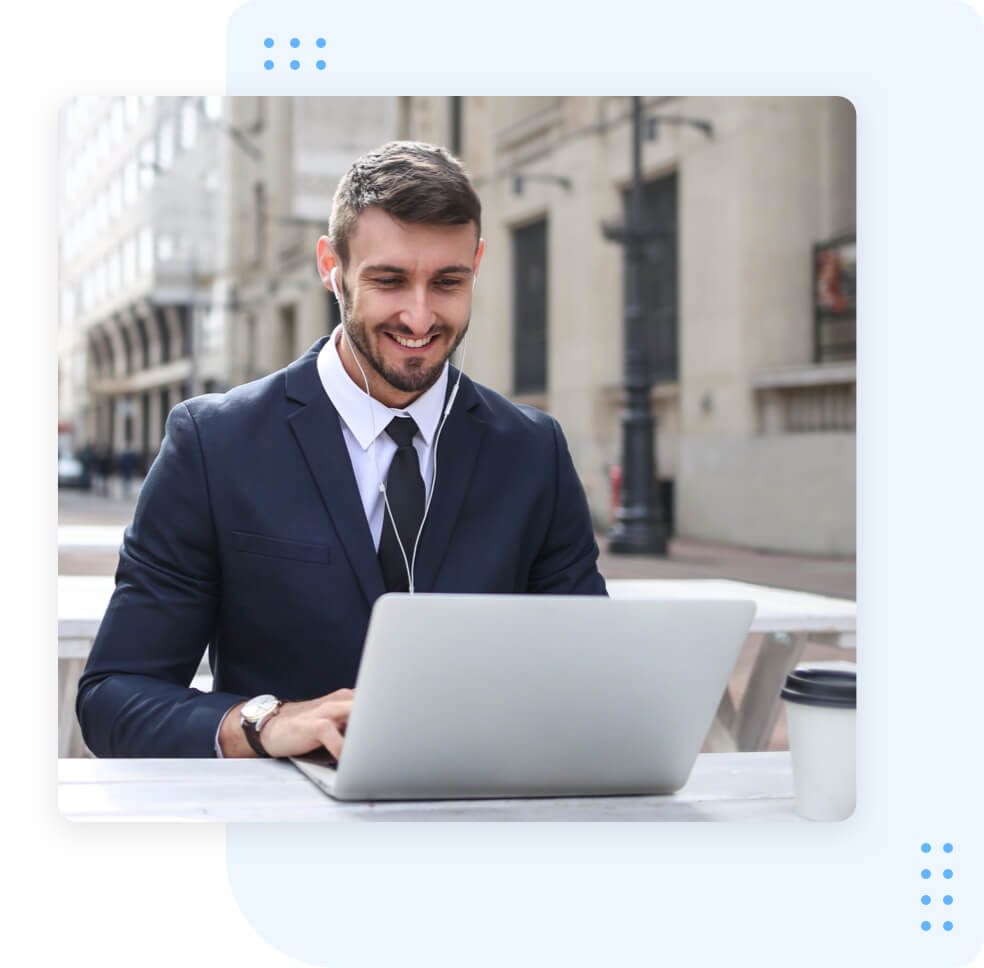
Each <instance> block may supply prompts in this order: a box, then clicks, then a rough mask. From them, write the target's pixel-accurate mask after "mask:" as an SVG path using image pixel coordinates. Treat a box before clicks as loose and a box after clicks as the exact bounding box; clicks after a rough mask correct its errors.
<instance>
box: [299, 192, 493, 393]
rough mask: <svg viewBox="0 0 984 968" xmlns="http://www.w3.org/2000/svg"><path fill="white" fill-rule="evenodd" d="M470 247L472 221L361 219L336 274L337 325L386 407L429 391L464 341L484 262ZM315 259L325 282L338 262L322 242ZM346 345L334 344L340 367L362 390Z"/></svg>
mask: <svg viewBox="0 0 984 968" xmlns="http://www.w3.org/2000/svg"><path fill="white" fill-rule="evenodd" d="M476 242H477V239H476V230H475V225H474V224H473V223H468V224H466V225H452V226H438V225H419V224H414V223H409V222H401V221H399V220H397V219H395V218H393V217H392V216H390V215H387V214H386V213H385V212H384V211H382V209H378V208H368V209H366V211H364V212H363V213H362V215H360V216H359V220H358V221H357V222H356V226H355V231H354V232H353V233H352V236H351V237H350V239H349V257H348V260H347V262H346V265H345V266H344V267H342V266H339V269H338V273H337V274H336V279H337V281H338V283H339V289H340V290H341V292H342V303H341V305H342V320H343V323H344V326H345V332H346V335H347V336H348V341H351V343H352V344H353V345H354V347H355V350H356V352H357V353H358V355H359V357H360V361H361V363H362V365H363V369H364V370H365V374H366V378H367V379H368V381H369V390H370V393H371V394H372V396H374V397H376V399H378V400H380V401H381V402H382V403H384V404H386V405H387V406H390V407H401V406H406V404H407V403H409V402H410V401H412V400H414V399H415V398H416V397H418V396H420V394H421V393H423V392H424V391H425V390H426V389H427V388H428V387H430V386H432V385H433V384H434V382H435V381H436V380H437V378H438V377H439V376H440V375H441V370H442V368H443V366H444V363H445V361H446V360H447V359H448V357H449V356H450V355H451V354H452V352H454V350H455V348H456V347H457V346H458V344H459V343H460V342H461V340H462V338H463V337H464V335H465V331H466V330H467V328H468V320H469V318H470V315H471V300H472V280H473V278H474V276H475V273H476V272H477V271H478V265H479V262H480V261H481V258H482V248H483V246H482V245H481V244H479V245H478V249H477V251H476ZM318 261H319V266H320V267H321V273H322V278H323V279H325V280H326V281H327V276H328V275H329V274H330V272H331V268H332V266H334V265H337V262H336V261H335V256H334V253H333V252H332V251H331V247H330V246H329V245H328V244H327V240H325V239H322V241H321V242H320V243H319V246H318ZM348 341H343V342H342V346H341V347H340V353H341V356H342V363H343V364H344V365H345V368H346V370H347V371H348V373H349V376H351V377H352V379H353V380H355V382H356V383H358V385H359V386H363V385H364V384H363V382H362V376H361V373H359V371H358V369H357V368H356V367H355V366H352V365H351V362H352V358H351V354H350V348H349V347H348V346H347V345H346V343H347V342H348ZM353 370H355V372H354V373H353V372H352V371H353Z"/></svg>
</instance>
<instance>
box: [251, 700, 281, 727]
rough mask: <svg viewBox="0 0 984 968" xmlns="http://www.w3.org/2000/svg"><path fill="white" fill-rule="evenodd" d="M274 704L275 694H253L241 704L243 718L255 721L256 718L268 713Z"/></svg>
mask: <svg viewBox="0 0 984 968" xmlns="http://www.w3.org/2000/svg"><path fill="white" fill-rule="evenodd" d="M276 705H277V697H276V696H255V697H254V698H253V699H250V701H249V702H248V703H246V705H245V706H243V713H242V715H243V719H247V720H249V721H250V722H253V723H255V722H256V720H258V719H259V718H260V717H261V716H263V715H265V714H266V713H268V712H269V711H270V710H271V709H273V708H274V706H276Z"/></svg>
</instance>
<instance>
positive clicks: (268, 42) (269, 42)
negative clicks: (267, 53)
mask: <svg viewBox="0 0 984 968" xmlns="http://www.w3.org/2000/svg"><path fill="white" fill-rule="evenodd" d="M263 46H264V47H272V46H273V38H272V37H267V39H266V40H264V41H263Z"/></svg>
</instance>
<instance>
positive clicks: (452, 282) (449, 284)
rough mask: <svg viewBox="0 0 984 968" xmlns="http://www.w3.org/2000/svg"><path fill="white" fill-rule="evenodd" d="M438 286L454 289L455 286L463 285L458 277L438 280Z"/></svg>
mask: <svg viewBox="0 0 984 968" xmlns="http://www.w3.org/2000/svg"><path fill="white" fill-rule="evenodd" d="M437 284H438V285H439V286H440V287H441V288H442V289H454V288H455V286H460V285H461V280H460V279H459V278H457V277H456V276H449V277H448V278H447V279H438V280H437Z"/></svg>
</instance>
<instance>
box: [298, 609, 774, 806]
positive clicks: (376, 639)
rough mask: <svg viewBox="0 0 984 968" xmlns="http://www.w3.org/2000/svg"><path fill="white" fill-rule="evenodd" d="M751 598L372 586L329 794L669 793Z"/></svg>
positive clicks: (705, 724)
mask: <svg viewBox="0 0 984 968" xmlns="http://www.w3.org/2000/svg"><path fill="white" fill-rule="evenodd" d="M754 614H755V603H754V602H751V601H747V602H745V601H640V600H612V599H608V598H599V597H590V596H561V595H531V596H514V595H422V594H418V595H412V596H411V595H400V594H391V595H384V596H382V597H381V598H380V599H378V600H377V602H376V604H375V606H374V608H373V611H372V615H371V618H370V621H369V629H368V632H367V634H366V644H365V651H364V653H363V657H362V663H361V666H360V668H359V674H358V679H357V681H356V684H355V700H354V702H353V706H352V714H351V717H350V719H349V723H348V727H347V729H346V732H345V745H344V748H343V750H342V754H341V759H340V762H339V763H338V766H337V769H336V768H334V767H333V766H332V765H329V764H330V763H332V762H333V761H332V760H331V757H330V756H329V755H328V754H327V753H324V752H323V753H321V754H310V755H308V756H304V757H296V758H293V759H294V763H295V764H296V765H297V766H298V767H299V768H300V769H301V770H302V771H303V772H304V773H305V774H306V775H307V776H308V777H310V779H312V780H313V781H314V782H315V783H317V784H318V786H320V787H321V788H322V789H323V790H324V791H325V792H326V793H328V794H330V795H331V796H333V797H336V798H337V799H340V800H442V799H459V798H478V797H490V798H501V797H561V796H587V795H601V794H637V793H645V794H659V793H672V792H673V791H675V790H678V789H679V788H680V787H681V786H683V784H684V783H685V782H686V780H687V777H688V776H689V775H690V771H691V769H692V768H693V765H694V762H695V760H696V759H697V754H698V753H699V752H700V748H701V745H702V744H703V741H704V739H705V737H706V735H707V731H708V729H709V727H710V725H711V721H712V719H713V716H714V713H715V711H716V709H717V706H718V702H719V701H720V699H721V696H722V694H723V692H724V690H725V688H726V686H727V682H728V677H729V675H730V673H731V670H732V668H733V667H734V665H735V662H736V661H737V658H738V653H739V652H740V650H741V647H742V642H743V641H744V639H745V635H746V633H747V632H748V627H749V625H750V624H751V621H752V617H753V615H754Z"/></svg>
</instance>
